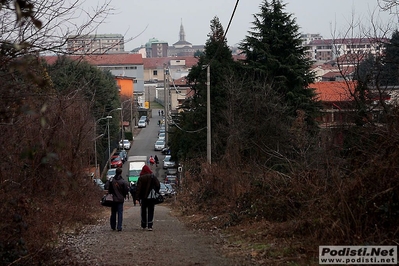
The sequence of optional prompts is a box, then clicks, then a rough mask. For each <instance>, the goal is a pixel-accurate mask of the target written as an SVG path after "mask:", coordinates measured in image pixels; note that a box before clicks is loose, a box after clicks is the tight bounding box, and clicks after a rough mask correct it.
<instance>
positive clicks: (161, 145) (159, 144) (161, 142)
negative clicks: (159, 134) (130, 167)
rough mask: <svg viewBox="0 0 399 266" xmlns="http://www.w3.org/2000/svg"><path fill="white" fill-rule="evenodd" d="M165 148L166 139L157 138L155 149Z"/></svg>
mask: <svg viewBox="0 0 399 266" xmlns="http://www.w3.org/2000/svg"><path fill="white" fill-rule="evenodd" d="M163 148H165V141H164V140H157V141H156V142H155V144H154V151H161V150H162V149H163Z"/></svg>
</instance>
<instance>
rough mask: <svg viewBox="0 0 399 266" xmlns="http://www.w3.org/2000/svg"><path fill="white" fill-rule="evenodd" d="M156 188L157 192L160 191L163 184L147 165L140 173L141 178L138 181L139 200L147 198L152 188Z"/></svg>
mask: <svg viewBox="0 0 399 266" xmlns="http://www.w3.org/2000/svg"><path fill="white" fill-rule="evenodd" d="M152 188H154V189H155V191H156V192H159V189H160V188H161V184H160V183H159V180H158V178H157V177H156V176H154V175H153V173H152V171H151V170H150V168H149V167H148V166H147V165H145V166H143V170H142V171H141V173H140V177H139V180H138V182H137V192H136V193H137V198H138V199H139V200H143V199H147V197H148V195H149V194H150V191H151V189H152Z"/></svg>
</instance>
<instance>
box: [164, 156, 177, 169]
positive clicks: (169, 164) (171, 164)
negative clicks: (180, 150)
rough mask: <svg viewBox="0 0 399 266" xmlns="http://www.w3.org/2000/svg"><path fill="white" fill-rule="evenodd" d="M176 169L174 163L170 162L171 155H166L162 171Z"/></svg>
mask: <svg viewBox="0 0 399 266" xmlns="http://www.w3.org/2000/svg"><path fill="white" fill-rule="evenodd" d="M173 167H176V162H175V161H172V156H171V155H166V156H165V158H164V159H163V169H168V168H173Z"/></svg>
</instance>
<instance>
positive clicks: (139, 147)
mask: <svg viewBox="0 0 399 266" xmlns="http://www.w3.org/2000/svg"><path fill="white" fill-rule="evenodd" d="M158 110H159V109H153V110H152V118H150V123H149V125H147V126H146V127H145V128H141V129H140V133H139V134H138V135H137V136H135V138H134V141H133V143H132V147H131V149H130V151H129V152H128V156H133V155H145V156H147V157H148V158H149V157H150V155H152V156H155V155H157V156H158V158H159V162H160V164H159V167H157V168H156V167H154V168H153V169H152V170H153V172H154V174H155V175H156V176H157V177H158V178H159V180H163V178H164V175H165V171H164V170H163V168H162V160H163V158H165V155H162V154H161V152H160V151H154V143H155V141H156V140H157V139H158V131H159V126H158V120H160V119H162V118H161V117H160V116H159V115H158ZM128 169H129V164H128V163H127V162H126V163H125V164H124V165H123V168H122V170H123V176H126V174H127V173H128Z"/></svg>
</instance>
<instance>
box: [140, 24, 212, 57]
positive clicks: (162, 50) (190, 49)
mask: <svg viewBox="0 0 399 266" xmlns="http://www.w3.org/2000/svg"><path fill="white" fill-rule="evenodd" d="M204 47H205V46H204V45H193V44H192V43H190V42H188V41H186V33H185V31H184V27H183V23H181V25H180V31H179V41H177V42H175V43H174V44H173V45H172V46H169V44H168V42H166V41H162V40H158V39H156V38H151V39H149V40H148V42H147V43H146V44H145V52H146V55H145V56H143V58H155V57H181V56H191V57H194V55H195V54H196V53H198V52H203V51H204ZM141 51H142V48H141V47H139V48H136V49H133V52H134V53H139V52H141Z"/></svg>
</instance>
